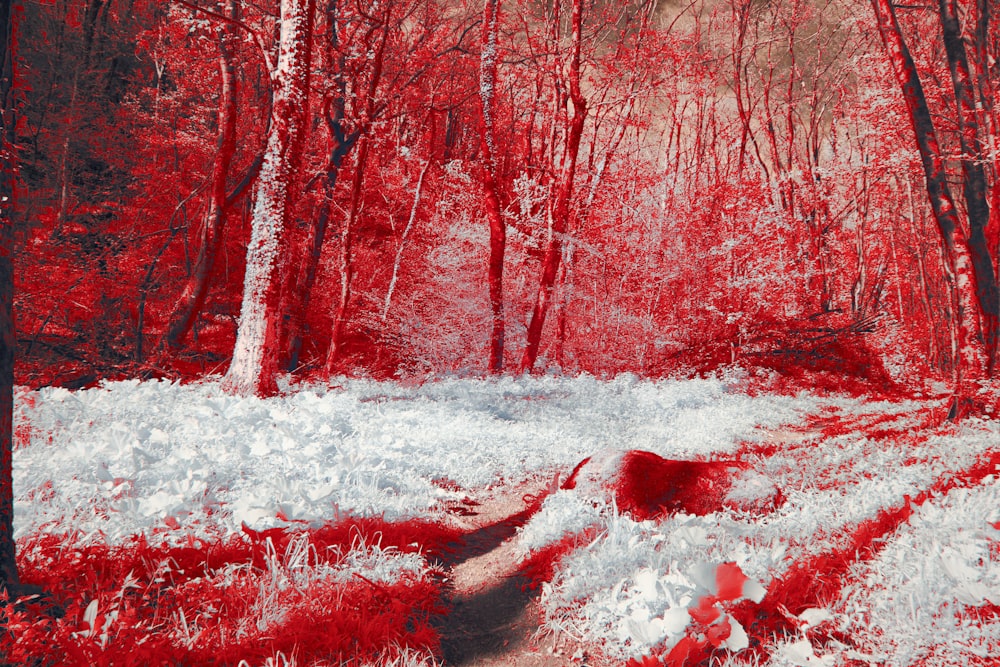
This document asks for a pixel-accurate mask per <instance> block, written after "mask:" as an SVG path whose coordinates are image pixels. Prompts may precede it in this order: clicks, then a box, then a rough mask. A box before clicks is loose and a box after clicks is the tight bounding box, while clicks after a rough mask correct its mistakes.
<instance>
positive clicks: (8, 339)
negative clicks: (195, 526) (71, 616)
mask: <svg viewBox="0 0 1000 667" xmlns="http://www.w3.org/2000/svg"><path fill="white" fill-rule="evenodd" d="M13 5H14V1H13V0H2V1H0V38H2V40H3V41H2V43H0V103H2V107H0V586H3V587H4V588H5V589H6V590H7V591H8V592H13V591H14V590H16V589H18V588H19V586H20V580H19V578H18V574H17V562H16V560H15V558H14V555H15V545H14V477H13V459H14V449H13V444H14V348H15V346H16V344H17V339H16V337H15V336H14V267H13V262H12V259H11V255H12V253H13V251H14V234H13V224H14V221H13V219H12V215H11V212H12V210H13V204H14V182H15V179H16V177H17V158H16V149H15V147H14V142H15V139H16V134H15V128H16V126H17V116H16V113H17V106H16V101H15V99H14V95H15V86H14V20H15V19H14V12H15V11H16V10H15V8H14V6H13Z"/></svg>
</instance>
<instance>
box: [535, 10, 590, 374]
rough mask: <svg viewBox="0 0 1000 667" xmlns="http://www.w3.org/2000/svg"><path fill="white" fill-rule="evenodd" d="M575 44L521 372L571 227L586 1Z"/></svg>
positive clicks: (583, 111)
mask: <svg viewBox="0 0 1000 667" xmlns="http://www.w3.org/2000/svg"><path fill="white" fill-rule="evenodd" d="M572 25H573V45H572V49H573V52H572V56H571V61H570V66H569V87H570V99H571V100H572V102H573V116H572V119H571V120H570V123H569V128H568V132H567V137H566V145H565V147H564V152H563V157H562V165H561V170H560V175H559V183H558V185H557V190H556V198H555V202H554V204H553V206H552V209H551V212H550V237H549V241H548V245H547V247H546V249H545V257H544V259H543V260H542V278H541V281H540V284H539V287H538V293H537V295H536V297H535V306H534V308H533V309H532V311H531V320H530V321H529V323H528V336H527V344H526V346H525V349H524V355H523V356H522V357H521V372H522V373H527V372H530V371H531V370H532V369H533V368H534V366H535V361H536V360H537V359H538V348H539V345H540V344H541V340H542V327H543V326H544V324H545V315H546V313H548V310H549V306H550V305H551V301H552V293H553V286H554V285H555V282H556V277H557V275H558V273H559V263H560V260H561V259H562V243H563V237H564V236H565V234H566V230H567V229H568V227H569V217H570V215H571V214H572V213H571V210H570V202H571V199H572V196H573V181H574V178H575V176H576V160H577V156H578V154H579V152H580V139H581V137H582V136H583V124H584V121H585V120H586V117H587V103H586V100H585V99H584V97H583V92H582V91H581V89H580V48H581V41H582V34H581V33H582V28H583V0H573V16H572Z"/></svg>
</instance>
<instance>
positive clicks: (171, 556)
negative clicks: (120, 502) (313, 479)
mask: <svg viewBox="0 0 1000 667" xmlns="http://www.w3.org/2000/svg"><path fill="white" fill-rule="evenodd" d="M455 539H456V535H454V534H453V533H452V532H451V531H448V530H447V529H445V528H442V527H440V526H436V525H433V524H428V523H424V522H406V523H396V524H392V523H386V522H381V521H379V520H377V519H354V520H348V521H344V522H341V523H339V524H331V525H326V526H322V527H320V528H316V529H309V530H305V529H300V530H285V529H271V530H268V531H263V532H258V531H253V530H250V529H246V528H245V530H244V534H243V535H237V536H232V537H230V538H228V539H219V540H217V541H214V542H212V543H205V542H203V541H201V540H196V539H193V538H191V539H189V540H188V542H187V543H186V544H183V545H175V546H171V545H167V544H159V545H153V544H150V543H149V541H148V540H147V539H146V538H145V537H142V536H139V537H135V538H133V539H132V540H131V541H130V542H128V543H126V544H121V545H117V546H109V545H105V544H88V545H80V544H79V543H78V542H77V540H76V539H75V536H68V535H38V536H36V537H33V538H31V539H30V540H26V541H24V542H23V543H22V544H20V545H19V548H20V550H19V567H20V571H21V578H22V581H23V582H25V583H28V584H33V585H38V586H40V587H42V588H43V589H44V590H45V591H46V592H47V593H48V594H49V596H50V599H47V600H45V601H43V600H42V599H41V598H34V599H21V600H17V601H15V600H4V602H3V604H2V606H0V618H3V619H4V625H5V626H6V632H4V633H3V634H2V636H0V655H2V656H3V660H4V662H5V663H6V664H11V665H14V664H16V665H31V666H33V667H35V666H37V667H48V666H50V665H52V666H54V665H66V666H69V667H74V666H77V665H79V666H80V667H83V666H88V667H90V666H97V667H114V666H118V665H129V666H141V665H150V666H154V665H155V666H159V665H164V666H166V665H212V666H219V667H222V666H233V667H236V666H237V665H264V664H295V665H337V666H343V667H348V666H353V665H364V664H391V663H392V661H394V660H399V659H400V658H402V657H406V656H411V657H412V655H414V652H416V654H418V655H419V654H422V655H424V656H430V655H431V654H433V653H435V652H437V651H438V649H439V637H438V634H437V632H436V630H435V629H434V628H433V627H432V624H431V620H432V619H433V617H435V616H436V615H439V614H442V613H444V607H443V605H442V602H441V594H442V591H441V583H440V577H435V576H433V569H432V568H431V567H429V566H428V564H427V561H426V560H425V558H426V557H428V556H430V557H434V556H436V555H440V553H441V552H442V551H444V550H445V549H446V548H447V546H446V545H448V544H449V543H453V542H454V541H455ZM54 610H58V611H59V613H53V611H54ZM407 661H408V662H412V661H411V660H410V659H409V658H407ZM400 664H402V663H400Z"/></svg>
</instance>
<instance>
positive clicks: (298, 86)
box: [223, 0, 315, 395]
mask: <svg viewBox="0 0 1000 667" xmlns="http://www.w3.org/2000/svg"><path fill="white" fill-rule="evenodd" d="M314 14H315V1H314V0H282V1H281V19H280V32H279V38H278V59H277V62H276V65H275V68H274V69H273V70H272V72H271V79H272V97H273V101H272V107H271V108H272V112H271V127H270V131H269V132H268V139H267V148H266V149H265V153H264V162H263V164H262V165H261V172H260V176H259V183H258V186H257V194H256V197H255V200H254V206H253V217H252V221H251V236H250V244H249V246H248V248H247V262H246V274H245V277H244V281H243V282H244V287H243V301H242V306H241V311H240V323H239V327H238V329H237V332H236V344H235V347H234V350H233V358H232V361H231V362H230V365H229V370H228V371H227V373H226V376H225V378H224V380H223V386H224V387H225V388H226V390H227V391H229V392H232V393H235V394H242V395H250V394H262V395H267V394H272V393H274V392H275V391H277V383H276V375H277V372H278V363H279V349H278V348H279V341H278V313H279V312H280V311H279V307H280V304H279V300H280V296H281V290H280V287H281V274H282V272H283V271H287V270H289V268H288V266H287V264H288V261H287V260H288V258H287V242H286V240H285V230H286V228H287V226H288V224H289V221H290V219H291V216H292V204H293V197H294V187H295V179H296V176H297V175H298V166H299V163H300V159H301V151H302V140H303V137H304V134H305V131H306V122H307V117H308V100H309V73H310V60H311V56H312V36H313V35H312V32H313V20H314Z"/></svg>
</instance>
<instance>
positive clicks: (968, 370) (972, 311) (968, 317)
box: [872, 0, 987, 417]
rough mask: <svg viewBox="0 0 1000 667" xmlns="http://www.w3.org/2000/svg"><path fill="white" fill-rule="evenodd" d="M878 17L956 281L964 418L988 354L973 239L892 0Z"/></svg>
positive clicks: (876, 0) (877, 1)
mask: <svg viewBox="0 0 1000 667" xmlns="http://www.w3.org/2000/svg"><path fill="white" fill-rule="evenodd" d="M872 7H873V8H874V10H875V15H876V17H877V18H878V24H879V32H880V33H881V36H882V42H883V44H884V45H885V48H886V52H887V53H888V55H889V60H890V61H891V64H892V69H893V72H894V74H895V76H896V80H897V81H898V83H899V85H900V87H901V88H902V90H903V98H904V100H905V102H906V108H907V111H908V112H909V116H910V121H911V123H912V125H913V131H914V134H915V135H916V141H917V148H918V149H919V151H920V161H921V164H922V165H923V169H924V177H925V179H926V183H927V196H928V198H929V200H930V204H931V210H932V212H933V214H934V220H935V221H936V222H937V225H938V231H939V232H940V234H941V240H942V243H943V245H944V249H945V255H946V258H947V259H946V264H947V265H948V266H946V269H948V271H947V273H949V274H950V275H952V276H953V285H952V288H953V293H954V294H955V297H956V306H957V307H956V309H955V310H956V311H957V312H956V313H955V315H954V317H955V324H956V329H957V333H958V356H959V358H958V359H957V360H956V363H955V365H956V388H955V400H954V403H953V406H952V416H954V417H961V416H962V414H963V412H964V411H965V410H966V409H967V407H968V403H969V395H970V394H969V392H970V387H969V386H968V383H969V381H972V380H977V379H981V378H982V377H983V376H984V375H985V372H986V360H987V357H986V351H985V349H984V346H983V344H982V341H981V340H979V339H978V337H977V335H976V334H977V329H978V327H977V319H978V315H979V310H978V303H977V297H976V293H977V289H976V274H975V269H974V268H973V261H972V256H971V253H970V252H969V246H968V240H967V239H966V238H965V235H964V234H963V233H962V227H961V224H960V220H959V218H958V209H957V208H956V206H955V200H954V198H953V197H952V195H951V190H950V189H949V187H948V180H947V176H948V175H947V172H946V171H945V165H944V160H943V158H942V156H941V149H940V146H939V144H938V140H937V133H936V132H935V129H934V123H933V121H932V119H931V113H930V109H929V108H928V106H927V98H926V97H925V95H924V89H923V86H922V85H921V83H920V77H919V76H918V75H917V68H916V65H914V63H913V58H912V56H911V55H910V51H909V49H908V48H907V46H906V42H905V41H904V39H903V34H902V32H901V31H900V28H899V22H898V21H897V20H896V14H895V9H894V8H893V5H892V2H891V0H872Z"/></svg>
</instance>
